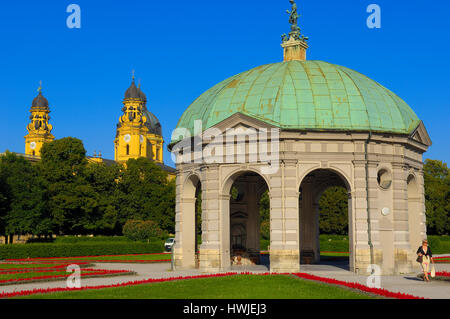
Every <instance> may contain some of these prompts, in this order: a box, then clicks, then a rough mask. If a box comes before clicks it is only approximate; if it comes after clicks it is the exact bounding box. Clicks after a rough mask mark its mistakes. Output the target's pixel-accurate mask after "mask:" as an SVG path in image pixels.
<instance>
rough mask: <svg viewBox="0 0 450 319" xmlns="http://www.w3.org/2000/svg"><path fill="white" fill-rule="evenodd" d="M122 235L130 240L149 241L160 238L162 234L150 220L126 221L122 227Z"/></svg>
mask: <svg viewBox="0 0 450 319" xmlns="http://www.w3.org/2000/svg"><path fill="white" fill-rule="evenodd" d="M123 234H124V236H125V237H127V238H128V239H130V240H134V241H149V240H150V239H152V238H153V239H156V238H162V237H164V233H163V231H162V230H161V228H159V227H158V225H157V224H156V223H155V222H154V221H152V220H147V221H144V220H128V221H127V222H126V223H125V225H124V226H123Z"/></svg>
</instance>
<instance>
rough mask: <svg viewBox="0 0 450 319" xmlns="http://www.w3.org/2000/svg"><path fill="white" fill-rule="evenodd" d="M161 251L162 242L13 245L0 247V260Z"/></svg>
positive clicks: (162, 248) (162, 247)
mask: <svg viewBox="0 0 450 319" xmlns="http://www.w3.org/2000/svg"><path fill="white" fill-rule="evenodd" d="M163 251H164V242H163V241H162V240H158V241H152V242H150V243H139V242H117V243H101V242H98V243H75V244H58V243H51V244H13V245H0V259H22V258H28V257H29V258H36V257H77V256H101V255H125V254H149V253H160V252H163Z"/></svg>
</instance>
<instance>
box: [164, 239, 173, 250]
mask: <svg viewBox="0 0 450 319" xmlns="http://www.w3.org/2000/svg"><path fill="white" fill-rule="evenodd" d="M174 243H175V238H167V240H166V242H165V243H164V248H165V249H166V251H171V250H172V246H173V244H174Z"/></svg>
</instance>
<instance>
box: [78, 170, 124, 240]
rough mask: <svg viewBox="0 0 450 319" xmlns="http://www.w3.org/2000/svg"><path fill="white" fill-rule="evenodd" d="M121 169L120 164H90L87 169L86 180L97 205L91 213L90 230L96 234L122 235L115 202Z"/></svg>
mask: <svg viewBox="0 0 450 319" xmlns="http://www.w3.org/2000/svg"><path fill="white" fill-rule="evenodd" d="M120 167H121V166H120V165H119V164H113V165H105V164H103V163H89V164H88V166H87V168H86V174H85V175H86V179H87V181H88V183H89V185H90V186H91V187H92V188H93V190H94V193H95V194H96V205H94V207H93V210H92V212H91V213H90V218H89V219H90V222H89V225H88V229H90V230H91V231H92V233H94V234H102V235H118V234H121V233H122V225H121V224H120V223H119V213H118V207H117V205H116V202H115V196H116V194H117V187H118V186H117V185H118V176H119V172H120Z"/></svg>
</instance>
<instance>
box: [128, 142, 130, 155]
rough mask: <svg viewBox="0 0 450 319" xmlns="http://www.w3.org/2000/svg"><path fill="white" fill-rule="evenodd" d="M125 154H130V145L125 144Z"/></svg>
mask: <svg viewBox="0 0 450 319" xmlns="http://www.w3.org/2000/svg"><path fill="white" fill-rule="evenodd" d="M127 155H130V145H129V144H127Z"/></svg>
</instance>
